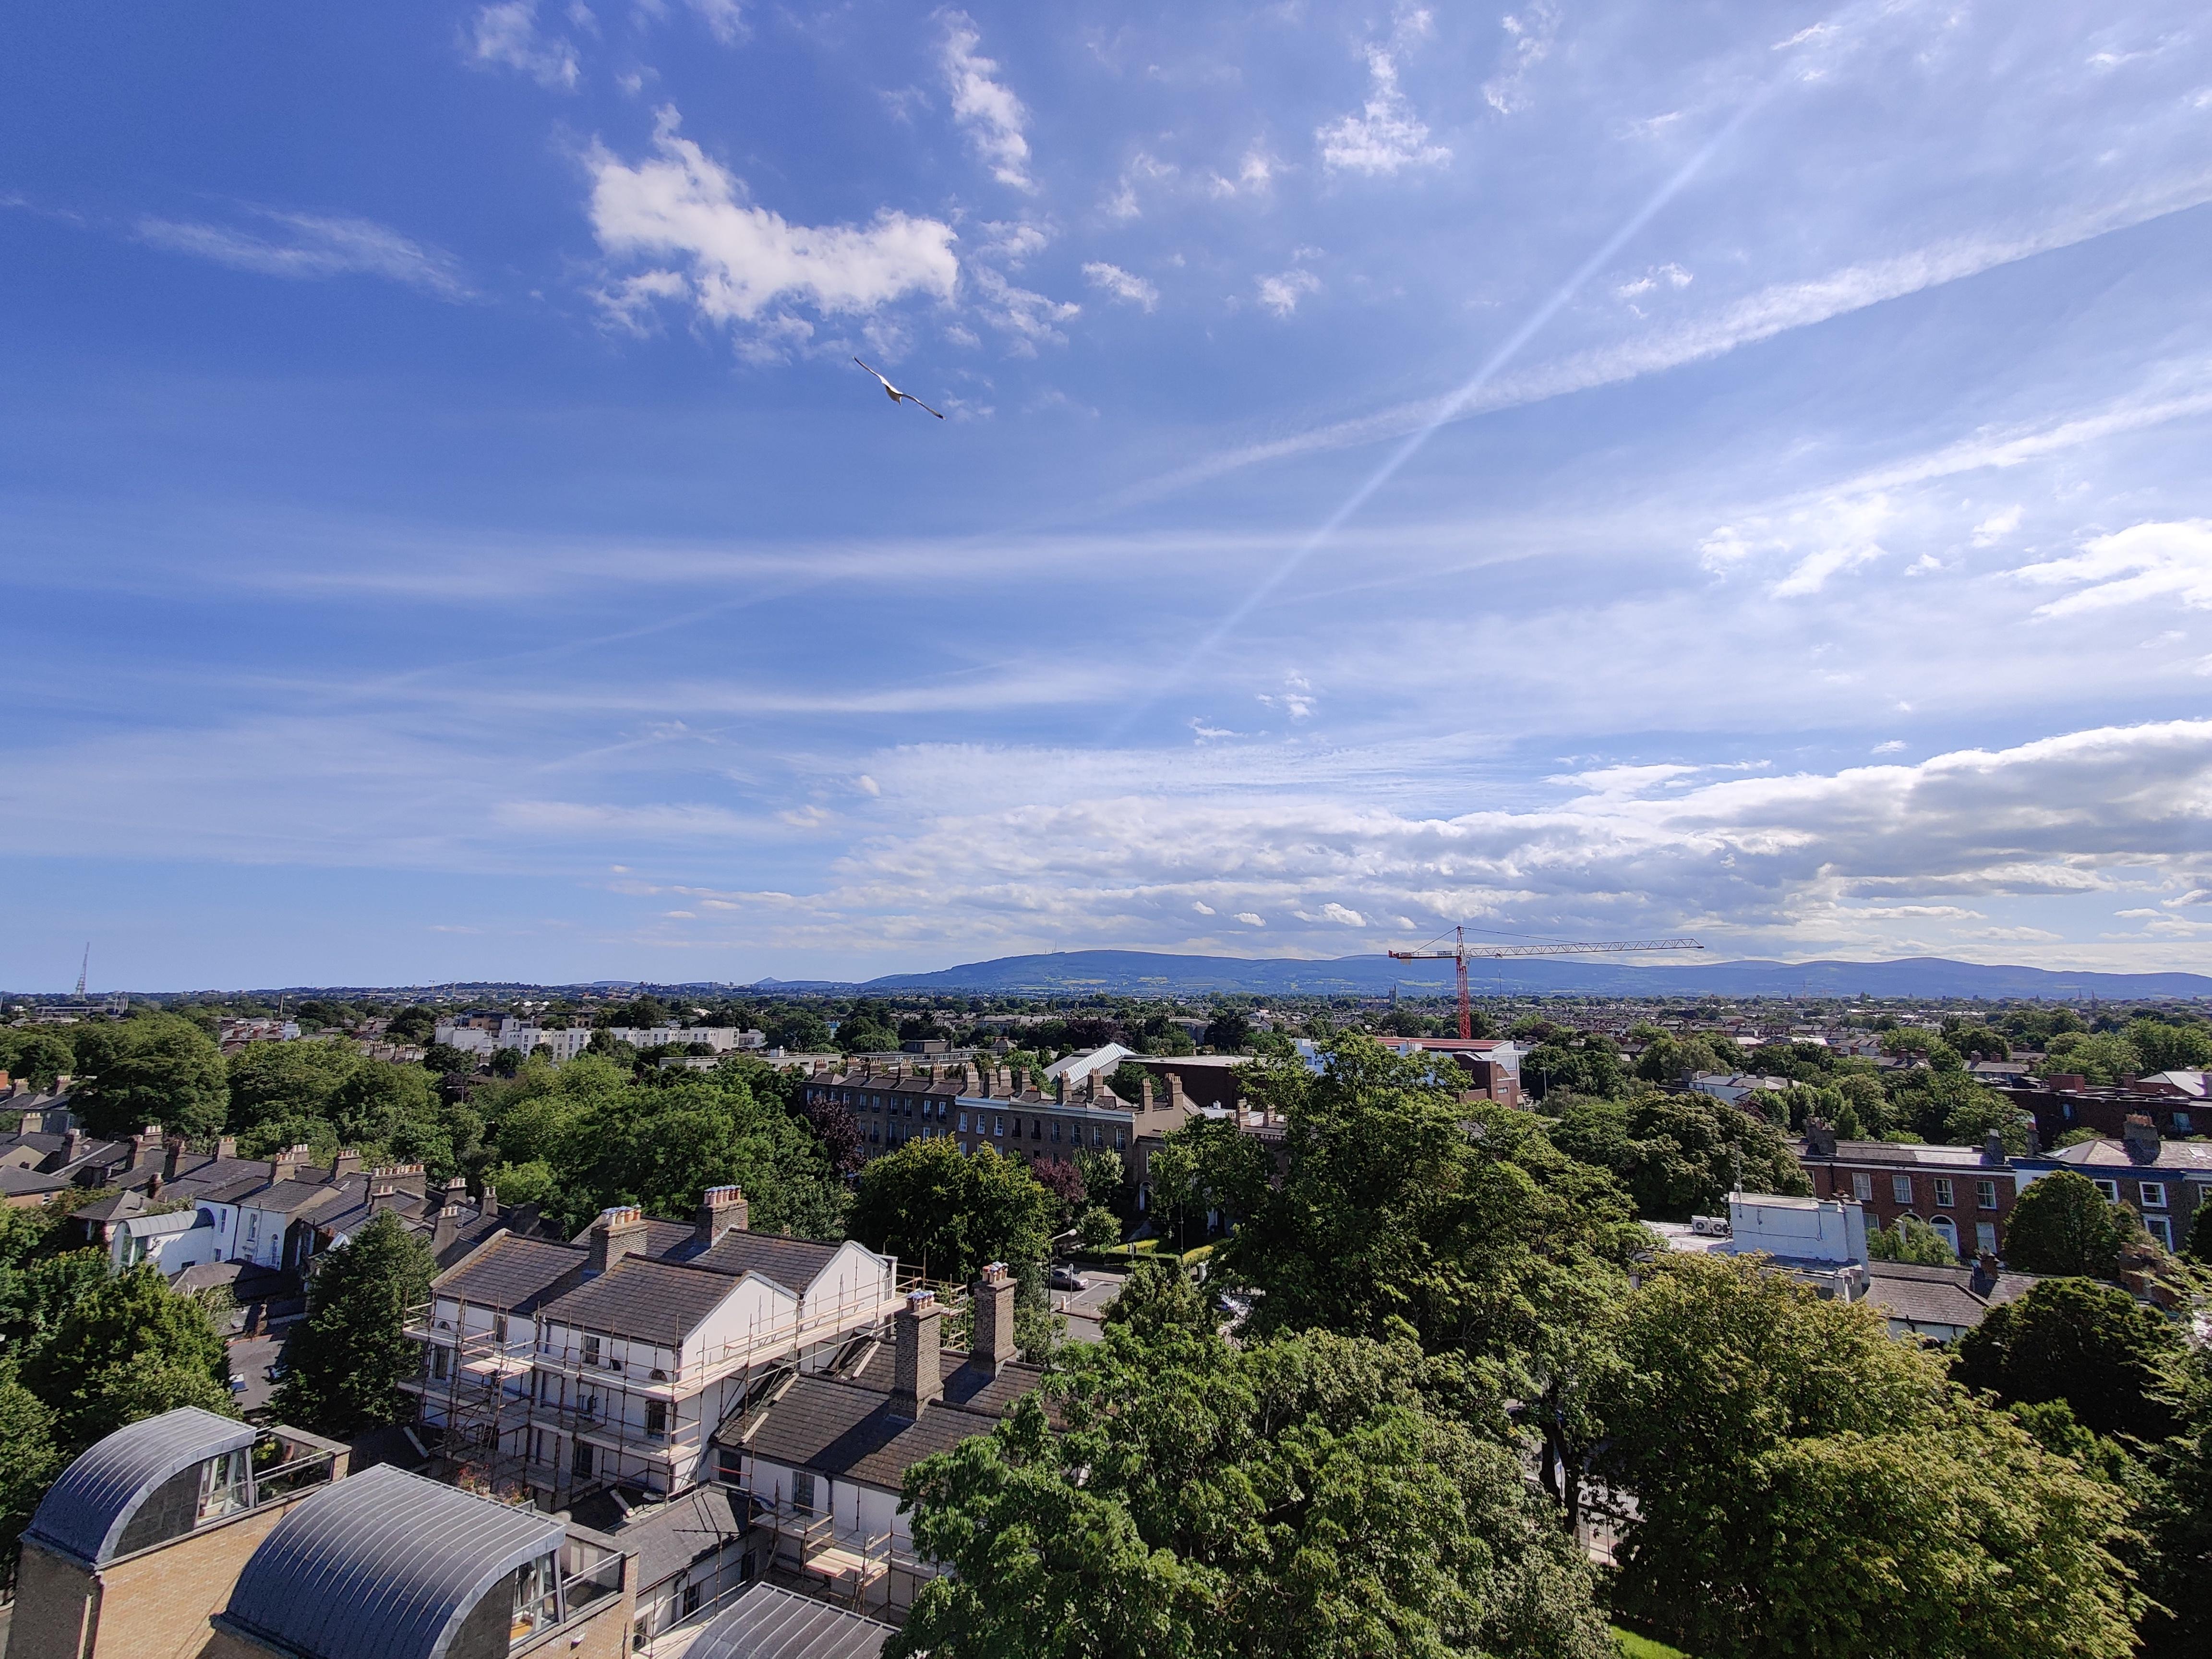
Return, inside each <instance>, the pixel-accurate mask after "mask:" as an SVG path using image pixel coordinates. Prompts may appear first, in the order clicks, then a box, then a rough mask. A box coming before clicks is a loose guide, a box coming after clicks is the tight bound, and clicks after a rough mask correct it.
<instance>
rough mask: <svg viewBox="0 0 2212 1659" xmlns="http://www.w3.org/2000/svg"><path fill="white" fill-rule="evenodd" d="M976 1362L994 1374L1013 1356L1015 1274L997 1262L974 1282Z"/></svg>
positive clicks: (1002, 1263) (1003, 1367) (984, 1270)
mask: <svg viewBox="0 0 2212 1659" xmlns="http://www.w3.org/2000/svg"><path fill="white" fill-rule="evenodd" d="M973 1357H974V1359H975V1363H976V1364H979V1365H987V1366H988V1367H990V1369H991V1370H992V1372H993V1374H994V1375H995V1374H996V1373H997V1372H999V1371H1000V1370H1004V1369H1005V1367H1006V1362H1007V1361H1008V1360H1009V1359H1012V1358H1013V1357H1014V1276H1013V1274H1012V1273H1008V1272H1007V1271H1006V1263H1005V1262H1003V1261H994V1262H993V1263H991V1265H990V1266H989V1267H986V1268H984V1269H983V1276H982V1277H981V1279H977V1280H976V1281H975V1353H974V1356H973Z"/></svg>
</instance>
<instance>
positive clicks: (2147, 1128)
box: [2120, 1112, 2159, 1164]
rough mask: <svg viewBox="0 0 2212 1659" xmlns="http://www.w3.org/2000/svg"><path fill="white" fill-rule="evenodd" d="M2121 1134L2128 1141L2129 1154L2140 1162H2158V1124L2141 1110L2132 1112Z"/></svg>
mask: <svg viewBox="0 0 2212 1659" xmlns="http://www.w3.org/2000/svg"><path fill="white" fill-rule="evenodd" d="M2120 1136H2121V1139H2123V1140H2124V1141H2125V1142H2126V1143H2127V1148H2128V1156H2129V1157H2130V1158H2133V1159H2134V1160H2135V1161H2136V1163H2138V1164H2155V1163H2157V1162H2158V1154H2159V1135H2158V1126H2157V1125H2156V1124H2154V1123H2153V1122H2152V1121H2150V1120H2149V1119H2148V1117H2145V1116H2144V1115H2142V1113H2141V1112H2130V1113H2129V1114H2128V1121H2127V1122H2126V1123H2125V1124H2124V1125H2123V1126H2122V1127H2121V1131H2120Z"/></svg>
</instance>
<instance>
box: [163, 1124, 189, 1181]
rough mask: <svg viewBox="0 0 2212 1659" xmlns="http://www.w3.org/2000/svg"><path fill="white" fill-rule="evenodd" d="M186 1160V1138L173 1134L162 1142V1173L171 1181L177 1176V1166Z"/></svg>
mask: <svg viewBox="0 0 2212 1659" xmlns="http://www.w3.org/2000/svg"><path fill="white" fill-rule="evenodd" d="M184 1161H185V1138H184V1137H183V1136H182V1135H171V1136H170V1137H169V1138H168V1139H167V1140H165V1141H163V1142H162V1143H161V1173H162V1174H163V1175H164V1176H167V1178H168V1179H170V1180H171V1181H174V1180H175V1179H176V1178H177V1166H178V1165H179V1164H182V1163H183V1162H184Z"/></svg>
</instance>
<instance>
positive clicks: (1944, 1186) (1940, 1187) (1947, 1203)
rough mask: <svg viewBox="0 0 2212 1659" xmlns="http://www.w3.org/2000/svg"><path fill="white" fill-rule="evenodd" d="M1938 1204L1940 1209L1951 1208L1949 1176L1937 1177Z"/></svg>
mask: <svg viewBox="0 0 2212 1659" xmlns="http://www.w3.org/2000/svg"><path fill="white" fill-rule="evenodd" d="M1936 1207H1937V1208H1939V1209H1944V1210H1948V1209H1949V1208H1950V1207H1951V1177H1950V1176H1936Z"/></svg>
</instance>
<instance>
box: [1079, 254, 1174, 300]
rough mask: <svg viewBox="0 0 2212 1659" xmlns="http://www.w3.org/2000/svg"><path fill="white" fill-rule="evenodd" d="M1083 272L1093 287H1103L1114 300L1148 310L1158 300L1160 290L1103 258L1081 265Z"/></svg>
mask: <svg viewBox="0 0 2212 1659" xmlns="http://www.w3.org/2000/svg"><path fill="white" fill-rule="evenodd" d="M1083 274H1084V276H1085V277H1087V278H1088V279H1089V280H1090V283H1091V287H1093V288H1099V289H1105V290H1106V292H1107V293H1108V294H1109V295H1112V296H1113V297H1114V298H1115V299H1116V300H1122V301H1127V302H1128V303H1129V304H1130V305H1133V306H1138V307H1142V308H1143V309H1144V310H1146V311H1150V310H1151V309H1152V307H1154V306H1156V305H1158V304H1159V302H1160V291H1159V289H1157V288H1155V287H1153V286H1152V284H1151V283H1148V282H1146V280H1145V279H1144V278H1143V277H1141V276H1133V275H1132V274H1131V273H1130V272H1128V271H1126V270H1122V269H1121V266H1119V265H1109V264H1107V263H1106V262H1105V261H1104V260H1103V259H1094V260H1092V261H1091V263H1090V264H1086V265H1085V266H1084V267H1083Z"/></svg>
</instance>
